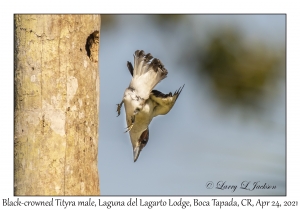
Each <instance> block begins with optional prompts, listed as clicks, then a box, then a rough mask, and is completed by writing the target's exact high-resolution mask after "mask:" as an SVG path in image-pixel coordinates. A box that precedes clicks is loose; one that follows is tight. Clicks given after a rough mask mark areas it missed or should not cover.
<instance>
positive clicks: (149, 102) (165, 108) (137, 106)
mask: <svg viewBox="0 0 300 210" xmlns="http://www.w3.org/2000/svg"><path fill="white" fill-rule="evenodd" d="M152 58H153V57H152V55H151V54H150V53H148V54H146V55H145V53H144V51H143V50H137V51H135V53H134V68H133V66H132V64H131V63H130V62H129V61H128V62H127V67H128V70H129V72H130V73H131V75H132V80H131V82H130V84H129V87H128V88H127V89H126V90H125V93H124V97H123V100H122V102H121V103H120V104H117V105H118V108H117V112H118V116H119V115H120V112H121V107H122V104H123V103H124V104H125V112H126V122H127V130H126V131H125V132H127V131H129V134H130V139H131V144H132V149H133V158H134V162H135V161H136V160H137V159H138V157H139V154H140V152H141V151H142V149H143V148H144V147H145V146H146V144H147V142H148V139H149V127H148V126H149V124H150V122H151V120H152V119H153V117H156V116H157V115H165V114H167V113H168V112H169V111H170V110H171V109H172V107H173V106H174V104H175V102H176V100H177V98H178V97H179V94H180V93H181V91H182V89H183V87H184V85H183V86H182V87H180V88H179V89H178V90H177V91H175V93H174V94H172V93H171V92H170V93H169V94H163V93H161V92H160V91H158V90H153V88H154V87H155V86H156V85H157V84H158V83H159V82H160V81H161V80H163V79H164V78H166V76H167V74H168V71H167V70H166V69H165V68H164V65H163V64H162V63H161V61H160V60H159V59H157V58H153V59H152Z"/></svg>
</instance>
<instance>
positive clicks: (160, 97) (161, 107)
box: [150, 85, 184, 117]
mask: <svg viewBox="0 0 300 210" xmlns="http://www.w3.org/2000/svg"><path fill="white" fill-rule="evenodd" d="M183 87H184V85H183V86H182V87H180V88H179V89H178V90H176V91H175V93H174V94H173V95H172V93H171V92H170V93H169V94H163V93H162V92H160V91H158V90H152V92H151V94H150V99H151V100H153V101H155V102H156V103H157V106H155V108H154V110H153V115H154V116H153V117H156V116H157V115H165V114H167V113H168V112H169V111H170V110H171V109H172V107H173V106H174V104H175V102H176V100H177V98H178V97H179V95H180V93H181V91H182V89H183Z"/></svg>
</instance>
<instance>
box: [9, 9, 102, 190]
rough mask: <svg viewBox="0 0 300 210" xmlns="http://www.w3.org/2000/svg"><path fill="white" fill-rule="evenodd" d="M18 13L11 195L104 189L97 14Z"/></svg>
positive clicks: (16, 23) (16, 18)
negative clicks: (100, 166)
mask: <svg viewBox="0 0 300 210" xmlns="http://www.w3.org/2000/svg"><path fill="white" fill-rule="evenodd" d="M14 18H15V22H14V23H15V25H14V26H15V46H14V47H15V52H14V55H15V59H14V60H15V66H14V69H15V71H14V78H15V79H14V82H15V98H14V100H15V102H14V103H15V104H14V105H15V107H14V110H15V111H14V158H15V160H14V194H15V195H99V194H100V187H99V176H98V168H97V161H98V160H97V156H98V124H99V119H98V113H99V87H100V80H99V71H98V49H99V37H100V15H15V17H14Z"/></svg>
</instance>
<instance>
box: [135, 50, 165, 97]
mask: <svg viewBox="0 0 300 210" xmlns="http://www.w3.org/2000/svg"><path fill="white" fill-rule="evenodd" d="M152 58H153V56H152V55H151V54H150V53H148V54H146V55H145V53H144V51H143V50H137V51H135V53H134V70H133V77H132V80H131V83H130V86H132V87H133V88H135V89H136V90H137V91H138V92H139V94H140V96H141V97H142V98H143V97H144V98H145V99H146V98H148V96H149V94H150V92H151V91H152V89H153V88H154V87H155V86H156V85H157V84H158V83H159V82H160V81H161V80H163V79H164V78H166V77H167V74H168V71H167V69H165V68H164V65H163V64H162V62H161V61H160V60H159V59H157V58H153V59H152Z"/></svg>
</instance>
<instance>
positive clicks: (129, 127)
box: [124, 123, 133, 133]
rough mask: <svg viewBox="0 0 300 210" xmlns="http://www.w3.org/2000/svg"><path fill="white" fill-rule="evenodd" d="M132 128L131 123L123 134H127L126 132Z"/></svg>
mask: <svg viewBox="0 0 300 210" xmlns="http://www.w3.org/2000/svg"><path fill="white" fill-rule="evenodd" d="M132 127H133V123H132V124H131V125H129V126H128V127H127V128H126V129H127V130H126V131H125V132H124V133H127V132H128V131H130V130H131V129H132Z"/></svg>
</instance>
